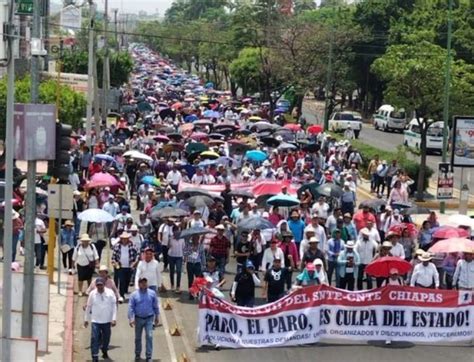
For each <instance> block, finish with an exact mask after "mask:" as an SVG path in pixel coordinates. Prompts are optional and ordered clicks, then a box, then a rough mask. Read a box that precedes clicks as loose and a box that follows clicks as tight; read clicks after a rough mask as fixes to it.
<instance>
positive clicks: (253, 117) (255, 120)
mask: <svg viewBox="0 0 474 362" xmlns="http://www.w3.org/2000/svg"><path fill="white" fill-rule="evenodd" d="M261 120H262V117H259V116H252V117H249V121H250V122H258V121H261Z"/></svg>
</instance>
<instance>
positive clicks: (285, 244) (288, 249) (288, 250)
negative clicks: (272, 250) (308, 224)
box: [279, 231, 299, 290]
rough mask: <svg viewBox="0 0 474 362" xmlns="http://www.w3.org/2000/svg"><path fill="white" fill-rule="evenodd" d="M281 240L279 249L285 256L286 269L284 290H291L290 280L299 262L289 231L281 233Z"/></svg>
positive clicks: (296, 249)
mask: <svg viewBox="0 0 474 362" xmlns="http://www.w3.org/2000/svg"><path fill="white" fill-rule="evenodd" d="M281 235H282V238H283V240H282V241H281V242H280V245H279V246H280V249H281V250H282V251H283V255H284V256H285V266H286V268H287V269H288V273H287V276H286V288H287V289H288V290H290V289H291V282H292V281H291V278H292V275H293V270H297V269H296V268H297V265H298V262H299V254H298V248H297V246H296V244H295V242H294V241H293V240H292V238H293V234H291V232H289V231H284V232H282V234H281Z"/></svg>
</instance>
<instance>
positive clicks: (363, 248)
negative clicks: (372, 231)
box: [355, 228, 378, 290]
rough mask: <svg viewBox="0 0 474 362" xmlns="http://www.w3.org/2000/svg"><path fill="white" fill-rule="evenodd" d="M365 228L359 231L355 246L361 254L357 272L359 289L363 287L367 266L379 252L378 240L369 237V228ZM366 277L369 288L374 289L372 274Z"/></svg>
mask: <svg viewBox="0 0 474 362" xmlns="http://www.w3.org/2000/svg"><path fill="white" fill-rule="evenodd" d="M364 229H365V230H364ZM364 229H362V230H361V232H360V233H359V237H358V239H357V242H356V246H355V251H357V252H358V253H359V256H360V265H359V270H358V273H357V290H362V289H363V281H364V273H365V268H366V266H367V265H369V264H370V263H371V262H372V260H373V259H374V255H375V254H376V253H377V248H378V244H377V242H375V240H371V239H370V238H369V233H368V232H367V231H368V230H367V229H366V228H364ZM362 231H364V232H362ZM366 277H367V289H372V278H371V277H370V275H366Z"/></svg>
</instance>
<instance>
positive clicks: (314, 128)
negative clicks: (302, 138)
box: [307, 124, 324, 134]
mask: <svg viewBox="0 0 474 362" xmlns="http://www.w3.org/2000/svg"><path fill="white" fill-rule="evenodd" d="M323 130H324V129H323V126H320V125H319V124H314V125H312V126H310V127H308V129H307V131H308V133H311V134H319V133H321V132H322V131H323Z"/></svg>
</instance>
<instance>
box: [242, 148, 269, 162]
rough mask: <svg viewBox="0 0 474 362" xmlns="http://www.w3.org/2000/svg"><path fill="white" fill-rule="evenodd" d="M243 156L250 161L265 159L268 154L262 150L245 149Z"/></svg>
mask: <svg viewBox="0 0 474 362" xmlns="http://www.w3.org/2000/svg"><path fill="white" fill-rule="evenodd" d="M245 157H246V158H247V159H249V160H250V161H255V162H262V161H265V160H266V159H267V157H268V156H267V154H266V153H265V152H263V151H258V150H253V151H247V152H246V153H245Z"/></svg>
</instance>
